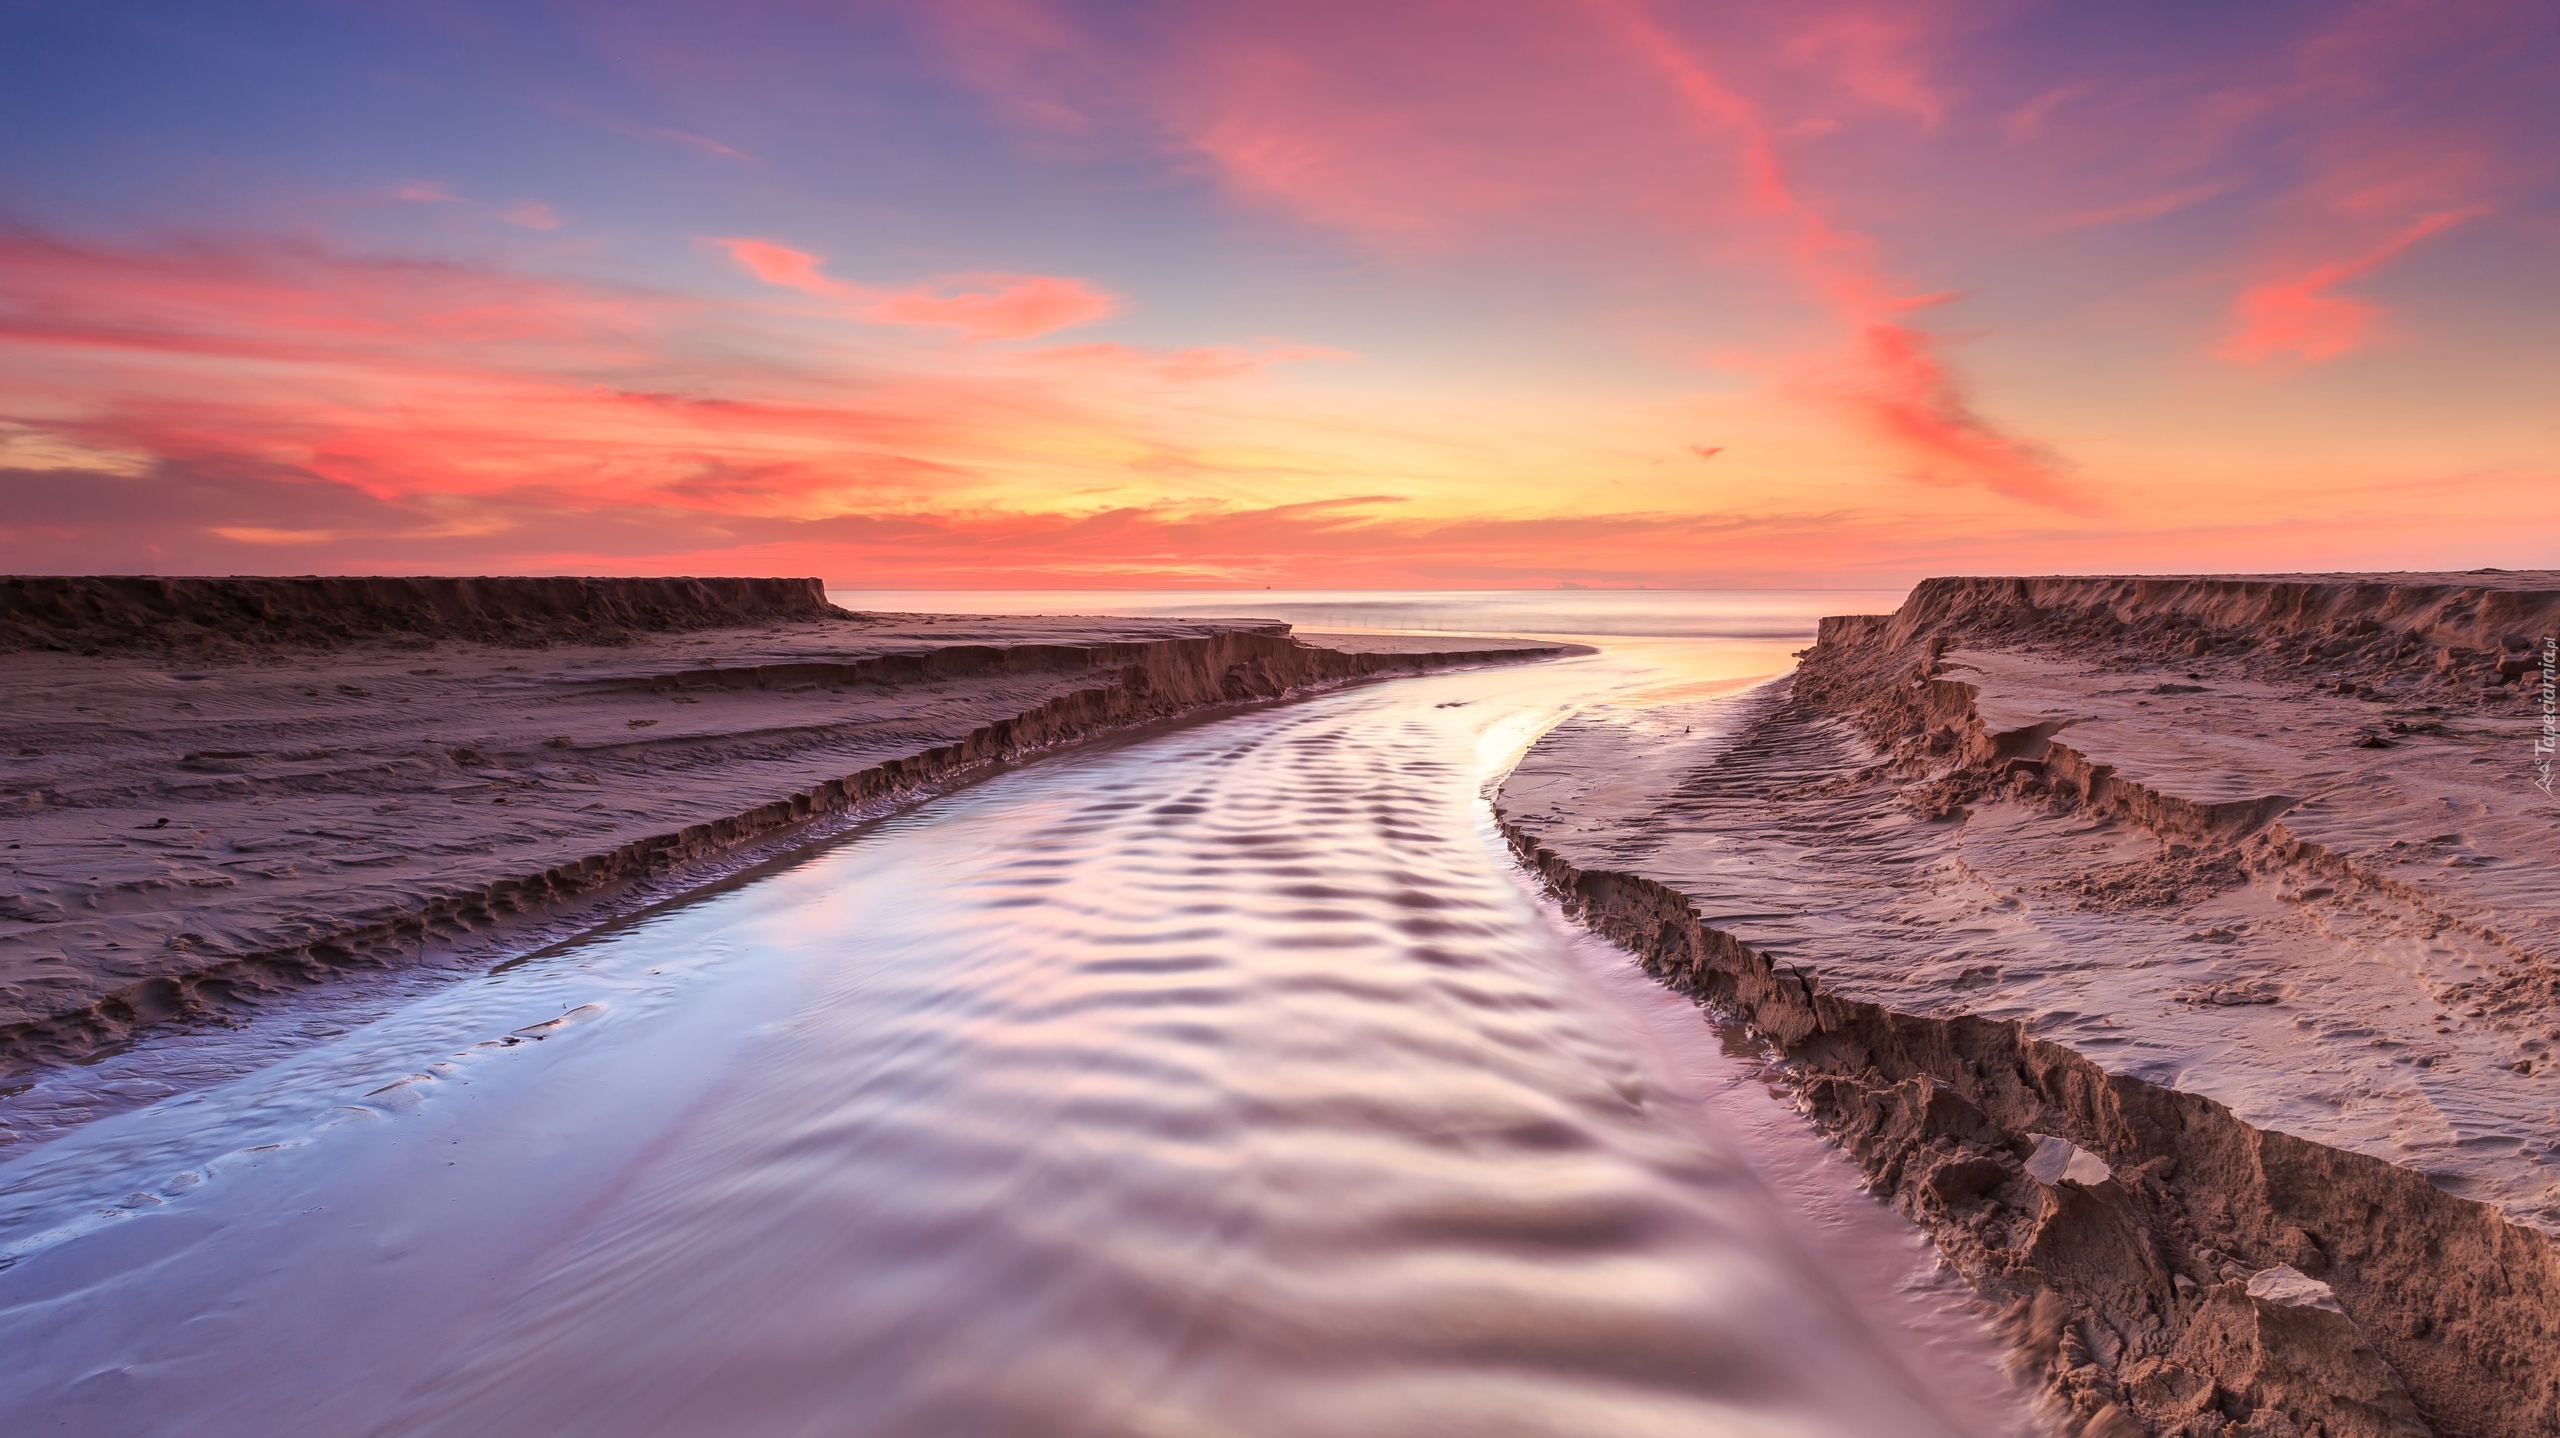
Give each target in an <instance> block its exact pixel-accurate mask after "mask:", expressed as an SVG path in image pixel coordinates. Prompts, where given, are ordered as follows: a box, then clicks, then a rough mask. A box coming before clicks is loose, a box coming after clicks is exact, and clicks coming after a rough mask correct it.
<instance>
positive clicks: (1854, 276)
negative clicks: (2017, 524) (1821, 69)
mask: <svg viewBox="0 0 2560 1438" xmlns="http://www.w3.org/2000/svg"><path fill="white" fill-rule="evenodd" d="M1607 9H1608V11H1609V13H1610V14H1611V16H1612V18H1614V19H1615V20H1617V22H1618V23H1619V26H1620V28H1621V30H1622V32H1623V33H1624V34H1625V35H1626V36H1627V38H1628V39H1629V40H1630V41H1631V42H1632V43H1633V45H1634V46H1635V47H1636V48H1637V49H1638V50H1639V51H1640V52H1641V53H1642V54H1643V55H1644V56H1645V57H1646V58H1647V59H1649V60H1650V61H1651V62H1652V63H1653V64H1654V65H1655V66H1656V67H1657V68H1658V69H1659V70H1660V72H1661V73H1662V74H1663V76H1664V77H1665V78H1666V79H1668V80H1669V81H1670V82H1671V83H1672V85H1673V86H1674V87H1675V88H1676V89H1677V90H1678V91H1679V93H1680V94H1681V95H1682V97H1683V98H1685V99H1686V100H1687V101H1688V103H1689V106H1690V108H1691V110H1692V112H1693V113H1694V115H1695V116H1696V118H1697V119H1698V120H1700V121H1703V122H1704V123H1705V124H1707V125H1709V126H1711V127H1714V128H1715V129H1717V130H1719V131H1722V132H1724V133H1726V134H1728V135H1730V136H1731V137H1732V139H1733V141H1734V142H1735V143H1736V144H1737V145H1738V147H1739V149H1740V151H1741V153H1742V158H1743V173H1744V176H1745V181H1746V193H1747V195H1748V197H1749V199H1750V200H1751V202H1752V203H1753V204H1754V206H1755V207H1756V208H1757V209H1759V210H1760V211H1761V212H1762V213H1764V214H1765V215H1767V216H1768V217H1770V218H1771V219H1772V220H1775V221H1777V222H1778V223H1779V224H1780V225H1781V226H1782V227H1783V229H1784V231H1785V234H1786V240H1785V254H1786V257H1787V261H1788V263H1789V265H1790V267H1791V268H1792V269H1793V270H1794V272H1795V274H1796V276H1797V277H1798V279H1799V280H1800V281H1802V282H1803V283H1804V284H1805V285H1807V286H1808V287H1809V288H1811V289H1812V290H1814V291H1815V292H1816V293H1818V294H1820V295H1821V296H1822V297H1823V298H1824V299H1825V300H1826V301H1827V302H1828V304H1829V305H1830V307H1831V308H1832V310H1833V312H1834V314H1835V315H1836V316H1837V317H1838V319H1839V320H1840V321H1841V322H1842V323H1843V324H1844V325H1845V326H1846V327H1848V329H1849V330H1850V332H1851V334H1852V335H1853V337H1854V338H1853V341H1852V344H1851V346H1850V348H1849V349H1848V351H1847V352H1846V353H1845V354H1843V355H1841V356H1839V357H1837V358H1835V359H1833V360H1831V361H1830V362H1828V363H1827V364H1824V365H1822V366H1819V368H1821V369H1825V370H1829V371H1832V372H1833V377H1832V378H1831V380H1830V381H1829V382H1827V383H1817V384H1814V385H1811V386H1808V388H1810V389H1813V390H1816V391H1820V392H1827V393H1829V394H1832V395H1834V396H1836V397H1838V399H1839V400H1841V401H1842V402H1843V403H1845V404H1846V405H1847V407H1848V408H1849V410H1850V411H1851V412H1852V413H1853V414H1854V415H1855V416H1856V417H1857V418H1858V419H1859V420H1860V421H1861V423H1862V426H1863V427H1864V428H1865V429H1866V430H1867V432H1868V433H1870V434H1871V435H1873V436H1875V437H1876V438H1877V439H1879V440H1881V441H1883V442H1884V443H1885V444H1887V445H1888V446H1890V447H1891V448H1892V449H1893V450H1895V451H1896V452H1897V453H1898V454H1900V455H1901V456H1902V457H1903V459H1904V461H1905V462H1906V463H1907V464H1909V465H1910V467H1911V468H1910V472H1911V473H1912V475H1913V477H1915V478H1918V479H1921V480H1923V481H1925V482H1928V483H1932V484H1967V483H1971V484H1979V485H1981V486H1982V487H1983V488H1984V489H1987V490H1989V491H1990V492H1992V493H1994V494H1998V495H2002V496H2004V497H2006V498H2010V499H2016V500H2021V501H2024V502H2026V503H2029V504H2034V505H2038V506H2042V507H2045V508H2051V509H2061V510H2075V511H2086V510H2087V509H2088V508H2089V507H2090V505H2089V501H2088V500H2087V498H2086V496H2084V495H2081V494H2080V493H2079V492H2077V491H2076V490H2075V489H2074V488H2073V487H2072V486H2071V485H2070V484H2069V483H2068V481H2067V480H2066V479H2065V478H2064V466H2063V465H2062V463H2061V461H2060V460H2059V459H2058V458H2057V457H2056V456H2054V455H2053V454H2052V453H2051V452H2050V451H2048V450H2046V449H2044V448H2043V447H2042V446H2039V445H2035V444H2032V443H2029V442H2027V441H2024V440H2020V439H2017V438H2014V437H2012V436H2010V435H2008V434H2006V433H2004V432H2002V431H2001V430H2000V429H1999V428H1998V427H1997V426H1995V425H1993V424H1992V423H1991V422H1990V421H1989V420H1987V419H1985V418H1983V417H1982V416H1981V415H1980V414H1979V413H1978V412H1976V411H1975V410H1974V408H1973V406H1972V404H1971V403H1970V402H1969V401H1968V400H1967V399H1966V398H1965V396H1964V392H1963V387H1962V385H1961V384H1960V383H1959V382H1958V380H1957V378H1956V376H1955V374H1954V372H1953V371H1952V370H1950V369H1949V368H1948V367H1947V366H1946V364H1945V363H1944V362H1943V361H1942V360H1940V359H1939V358H1938V355H1937V352H1936V343H1935V341H1934V340H1932V339H1931V338H1930V337H1929V336H1928V335H1926V334H1924V333H1922V332H1921V331H1920V330H1918V329H1915V328H1913V327H1912V326H1910V325H1908V324H1906V323H1904V322H1903V319H1902V317H1903V316H1904V315H1906V314H1908V313H1909V312H1910V311H1912V310H1914V309H1917V308H1920V307H1921V306H1924V305H1927V304H1930V303H1934V302H1935V301H1936V297H1927V296H1909V295H1901V294H1896V293H1895V292H1894V290H1893V288H1892V286H1890V285H1889V284H1888V282H1887V281H1886V280H1885V279H1884V277H1883V276H1882V275H1881V274H1879V273H1878V272H1877V270H1876V269H1875V267H1874V262H1873V259H1872V249H1873V246H1872V245H1871V244H1870V243H1869V242H1868V241H1867V240H1866V239H1865V237H1863V236H1860V235H1857V234H1854V233H1851V232H1848V231H1844V230H1841V229H1839V228H1837V227H1835V226H1833V225H1832V224H1831V222H1830V221H1829V220H1828V219H1827V218H1826V217H1825V216H1824V215H1823V214H1822V212H1821V211H1820V210H1819V209H1817V208H1816V207H1815V206H1814V205H1813V204H1812V203H1811V202H1809V201H1808V200H1806V199H1805V198H1804V196H1803V195H1802V193H1801V192H1800V190H1799V189H1798V187H1797V186H1796V184H1795V182H1794V181H1793V179H1792V178H1791V177H1790V176H1789V174H1788V172H1787V170H1786V167H1785V165H1784V163H1783V162H1782V161H1781V159H1780V157H1779V153H1778V148H1777V144H1776V141H1775V139H1774V137H1773V136H1772V134H1771V131H1770V126H1769V124H1768V123H1767V121H1766V120H1765V119H1764V118H1763V117H1762V115H1761V113H1760V110H1759V108H1758V107H1757V106H1755V105H1754V104H1752V103H1751V102H1750V101H1749V100H1748V99H1746V98H1744V97H1743V96H1742V95H1741V94H1739V93H1738V92H1736V91H1735V90H1734V89H1733V88H1731V87H1730V86H1728V85H1727V84H1726V83H1725V82H1724V81H1723V80H1722V79H1721V78H1720V77H1719V76H1717V75H1716V74H1715V73H1714V72H1713V71H1711V70H1710V69H1708V68H1707V66H1706V65H1705V64H1704V63H1703V62H1702V61H1700V60H1699V59H1698V58H1697V56H1696V55H1695V54H1694V53H1692V52H1691V50H1690V49H1689V48H1688V47H1686V46H1684V45H1682V44H1681V43H1680V42H1679V40H1678V39H1677V38H1675V37H1674V36H1673V35H1672V34H1671V33H1670V32H1669V31H1667V30H1665V29H1664V28H1663V27H1662V25H1661V24H1660V23H1659V22H1658V21H1657V20H1656V19H1655V18H1654V17H1653V15H1652V13H1651V12H1650V11H1649V10H1648V9H1646V8H1645V6H1644V5H1643V4H1642V3H1641V0H1608V3H1607Z"/></svg>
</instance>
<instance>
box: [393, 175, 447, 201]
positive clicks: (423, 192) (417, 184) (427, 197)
mask: <svg viewBox="0 0 2560 1438" xmlns="http://www.w3.org/2000/svg"><path fill="white" fill-rule="evenodd" d="M391 197H392V198H393V199H395V200H407V201H410V202H411V203H413V204H421V205H453V204H460V203H461V202H462V197H461V196H459V195H457V194H455V193H454V192H453V191H451V190H448V189H446V188H445V187H444V186H443V185H441V184H438V183H437V182H435V181H433V180H409V181H406V182H404V183H402V184H400V185H397V186H395V187H393V189H392V191H391Z"/></svg>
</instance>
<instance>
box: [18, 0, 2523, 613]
mask: <svg viewBox="0 0 2560 1438" xmlns="http://www.w3.org/2000/svg"><path fill="white" fill-rule="evenodd" d="M2555 96H2560V6H2555V5H2553V4H2551V3H2549V0H2520V3H2513V4H2507V3H2474V0H2439V3H2423V4H2422V3H2379V4H2377V3H2365V4H2356V3H2337V0H2327V3H2259V4H2250V5H2232V4H2229V3H2210V4H2208V3H2200V2H2199V0H2165V3H2157V4H2139V5H2092V4H2086V3H2048V4H2034V3H2023V0H2020V3H1993V0H1984V3H1964V0H1952V3H1937V0H1895V3H1877V4H1833V3H1825V2H1824V0H1812V3H1803V4H1789V5H1771V4H1743V3H1729V4H1725V3H1719V4H1705V3H1688V0H1650V3H1646V0H1499V3H1495V0H1476V3H1469V4H1457V3H1446V4H1443V3H1423V0H1365V3H1359V4H1350V3H1334V0H1289V3H1270V4H1222V3H1216V0H1190V3H1165V4H1147V3H1139V4H1068V3H1055V0H918V3H913V4H894V3H877V4H817V3H808V4H760V3H753V0H741V3H730V4H723V5H717V6H714V5H708V4H698V3H697V4H690V5H674V4H658V3H649V0H617V3H611V4H607V3H593V4H583V3H560V4H545V3H538V0H508V3H489V4H480V5H473V4H448V3H436V0H422V3H407V4H391V3H360V0H344V3H334V4H293V3H274V4H262V3H231V4H224V5H206V4H203V3H201V0H198V3H190V4H155V3H116V4H104V5H102V4H97V3H94V0H91V3H80V4H72V3H50V2H49V0H46V3H18V0H7V3H0V139H5V142H6V145H7V159H6V161H5V163H0V570H7V571H14V572H91V571H108V572H158V573H315V572H322V573H325V572H393V573H454V572H462V573H523V572H540V573H561V572H593V573H606V572H618V573H781V574H815V575H819V576H822V577H824V578H826V579H828V580H830V581H832V582H836V583H839V584H852V585H861V586H866V587H891V586H959V587H973V588H974V587H1010V586H1043V587H1058V586H1105V585H1202V586H1220V585H1253V586H1259V585H1265V584H1272V585H1279V586H1282V587H1290V586H1433V587H1473V586H1508V585H1542V584H1554V583H1559V582H1566V581H1571V582H1577V583H1585V584H1594V585H1634V584H1651V585H1659V586H1719V585H1786V584H1808V585H1824V584H1842V585H1870V584H1899V583H1902V582H1906V581H1908V580H1909V579H1912V578H1916V577H1918V576H1921V575H1925V574H1933V573H1956V572H2017V571H2034V572H2052V571H2065V572H2068V571H2096V570H2152V571H2176V570H2230V569H2257V570H2265V569H2305V568H2328V567H2346V566H2354V567H2394V568H2421V567H2461V568H2468V567H2473V566H2477V565H2500V566H2506V567H2527V566H2542V565H2550V564H2552V563H2554V562H2560V552H2555V551H2560V99H2555V98H2554V97H2555Z"/></svg>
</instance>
